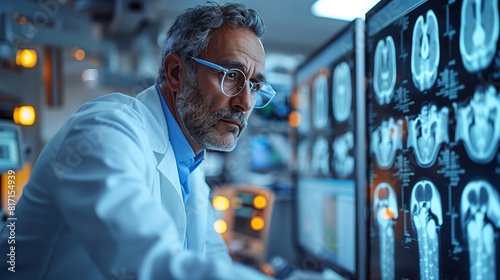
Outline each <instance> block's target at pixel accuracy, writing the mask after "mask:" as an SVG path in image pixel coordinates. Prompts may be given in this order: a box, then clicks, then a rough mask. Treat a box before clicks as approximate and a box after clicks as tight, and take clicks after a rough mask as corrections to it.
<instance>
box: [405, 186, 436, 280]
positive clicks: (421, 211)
mask: <svg viewBox="0 0 500 280" xmlns="http://www.w3.org/2000/svg"><path fill="white" fill-rule="evenodd" d="M410 204H411V206H410V207H411V218H412V222H413V226H414V229H415V230H416V232H417V240H418V254H419V259H420V279H439V236H438V227H439V226H440V225H442V224H443V209H442V206H441V196H440V195H439V192H438V190H437V188H436V186H435V185H434V184H433V183H432V182H431V181H429V180H421V181H419V182H418V183H416V184H415V186H413V189H412V191H411V199H410Z"/></svg>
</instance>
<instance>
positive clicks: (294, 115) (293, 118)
mask: <svg viewBox="0 0 500 280" xmlns="http://www.w3.org/2000/svg"><path fill="white" fill-rule="evenodd" d="M300 121H301V116H300V113H299V112H298V111H292V112H291V113H290V115H289V116H288V122H289V123H290V126H291V127H298V126H299V125H300Z"/></svg>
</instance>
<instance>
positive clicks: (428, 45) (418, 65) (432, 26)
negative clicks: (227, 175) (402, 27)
mask: <svg viewBox="0 0 500 280" xmlns="http://www.w3.org/2000/svg"><path fill="white" fill-rule="evenodd" d="M438 65H439V26H438V20H437V18H436V14H434V12H433V11H432V10H429V11H427V14H426V16H425V19H424V16H423V15H420V16H419V17H418V18H417V21H416V23H415V27H414V28H413V39H412V49H411V73H412V77H413V83H414V84H415V87H416V88H417V89H418V90H420V91H424V90H426V89H429V88H431V87H432V85H433V84H434V82H435V81H436V78H437V74H438Z"/></svg>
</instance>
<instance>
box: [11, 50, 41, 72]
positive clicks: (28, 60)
mask: <svg viewBox="0 0 500 280" xmlns="http://www.w3.org/2000/svg"><path fill="white" fill-rule="evenodd" d="M36 61H37V56H36V51H35V50H30V49H25V50H18V51H17V53H16V64H17V65H20V66H23V67H26V68H33V67H35V65H36Z"/></svg>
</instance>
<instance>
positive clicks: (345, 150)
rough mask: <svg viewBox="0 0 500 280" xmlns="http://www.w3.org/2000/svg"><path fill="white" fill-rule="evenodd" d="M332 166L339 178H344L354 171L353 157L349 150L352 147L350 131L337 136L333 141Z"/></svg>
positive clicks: (352, 139)
mask: <svg viewBox="0 0 500 280" xmlns="http://www.w3.org/2000/svg"><path fill="white" fill-rule="evenodd" d="M332 147H333V162H332V163H333V164H332V165H333V168H334V170H335V173H337V175H338V176H339V177H340V178H346V177H348V176H349V175H351V174H352V172H353V171H354V157H352V156H351V155H349V151H351V150H352V148H354V136H353V133H352V131H349V132H347V133H346V134H344V135H342V136H340V137H338V138H337V139H335V141H333V145H332Z"/></svg>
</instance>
